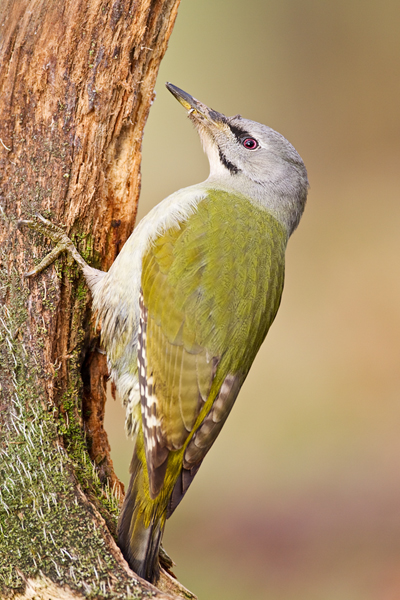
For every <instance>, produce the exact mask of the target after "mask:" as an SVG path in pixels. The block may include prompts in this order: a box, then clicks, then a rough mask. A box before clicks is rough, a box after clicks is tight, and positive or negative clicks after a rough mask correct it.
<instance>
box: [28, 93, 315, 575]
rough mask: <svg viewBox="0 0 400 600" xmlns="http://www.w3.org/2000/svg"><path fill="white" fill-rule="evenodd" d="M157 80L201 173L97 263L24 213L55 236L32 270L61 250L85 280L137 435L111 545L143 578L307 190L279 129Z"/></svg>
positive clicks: (228, 392) (250, 340)
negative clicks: (205, 166) (182, 123)
mask: <svg viewBox="0 0 400 600" xmlns="http://www.w3.org/2000/svg"><path fill="white" fill-rule="evenodd" d="M166 85H167V88H168V90H169V91H170V92H171V93H172V94H173V95H174V96H175V98H176V99H177V100H178V101H179V102H180V103H181V104H182V105H183V107H184V108H185V109H186V110H187V111H188V116H189V119H190V120H191V121H192V123H193V124H194V125H195V127H196V129H197V131H198V133H199V136H200V140H201V143H202V145H203V148H204V151H205V153H206V154H207V157H208V159H209V163H210V174H209V176H208V178H207V179H206V180H205V181H204V182H203V183H199V184H197V185H193V186H190V187H187V188H184V189H181V190H179V191H177V192H175V193H174V194H172V195H171V196H169V197H167V198H166V199H165V200H163V201H162V202H160V204H158V205H157V206H156V207H155V208H153V210H151V211H150V212H149V214H148V215H147V216H146V217H145V218H144V219H142V221H141V222H140V223H139V225H138V226H137V227H136V228H135V230H134V231H133V233H132V235H131V236H130V237H129V239H128V240H127V242H126V243H125V245H124V247H123V248H122V251H121V252H120V254H119V255H118V257H117V258H116V260H115V261H114V263H113V265H112V266H111V268H110V270H109V271H108V272H107V273H105V272H102V271H98V270H96V269H93V268H92V267H90V266H89V265H88V264H87V263H86V262H85V261H84V260H83V258H82V257H81V256H80V255H79V254H78V252H77V250H76V248H75V247H74V246H73V244H72V242H71V241H70V240H69V238H68V237H67V236H66V234H65V233H64V232H63V231H62V230H61V229H59V228H58V227H56V226H55V225H53V224H51V223H50V222H48V221H47V220H46V219H44V218H43V217H40V216H39V217H38V219H37V220H36V221H34V222H32V221H24V222H23V223H25V224H27V225H29V226H31V227H33V228H36V229H39V230H40V231H42V232H43V233H45V234H46V235H47V236H49V237H50V238H51V239H52V240H53V241H54V242H55V243H56V244H57V246H56V248H55V249H54V250H53V252H52V253H51V255H50V258H49V259H45V260H44V261H43V263H41V265H39V266H38V267H37V268H36V269H34V270H33V271H32V272H31V273H29V274H28V275H34V274H37V273H38V272H40V271H41V270H42V269H43V268H45V267H46V266H47V265H48V264H49V262H51V260H54V258H55V257H56V256H58V255H59V254H60V253H61V252H62V251H65V250H66V251H68V252H70V254H71V255H72V256H73V257H74V258H75V260H76V261H77V262H78V264H79V265H80V267H81V268H82V270H83V273H84V276H85V278H86V281H87V283H88V285H89V288H90V290H91V292H92V296H93V309H94V311H95V313H96V315H97V319H98V322H99V324H100V325H101V336H102V344H103V346H104V348H105V351H106V353H107V358H108V364H109V368H110V373H111V377H112V379H113V380H114V382H115V385H116V388H117V390H118V392H119V395H120V396H121V398H122V401H123V403H124V405H125V407H126V429H127V432H128V434H129V436H131V437H132V439H133V443H134V451H133V458H132V462H131V467H130V473H131V476H130V483H129V487H128V491H127V493H126V496H125V500H124V504H123V508H122V511H121V515H120V519H119V525H118V539H119V545H120V547H121V549H122V552H123V554H124V556H125V558H126V560H127V561H128V563H129V564H130V566H131V567H132V569H133V570H134V571H135V572H136V573H137V574H138V575H140V576H141V577H143V578H145V579H147V580H148V581H150V582H153V583H156V582H157V579H158V577H159V551H160V544H161V539H162V535H163V531H164V527H165V522H166V519H167V518H169V517H170V516H171V515H172V513H173V512H174V510H175V509H176V507H177V506H178V504H179V503H180V501H181V500H182V498H183V496H184V495H185V493H186V492H187V490H188V488H189V486H190V484H191V483H192V481H193V478H194V477H195V475H196V473H197V471H198V470H199V467H200V465H201V463H202V461H203V459H204V457H205V455H206V454H207V452H208V451H209V450H210V448H211V446H212V445H213V443H214V441H215V439H216V438H217V436H218V434H219V432H220V431H221V428H222V426H223V425H224V423H225V421H226V419H227V417H228V415H229V413H230V411H231V409H232V406H233V404H234V402H235V400H236V397H237V395H238V393H239V390H240V388H241V386H242V384H243V382H244V380H245V379H246V376H247V374H248V372H249V370H250V367H251V365H252V363H253V361H254V358H255V356H256V354H257V352H258V350H259V348H260V346H261V344H262V342H263V340H264V338H265V336H266V335H267V332H268V330H269V328H270V326H271V324H272V322H273V320H274V318H275V315H276V313H277V310H278V308H279V304H280V300H281V295H282V289H283V282H284V270H285V250H286V245H287V242H288V239H289V237H290V235H291V234H292V233H293V231H294V230H295V229H296V227H297V225H298V224H299V221H300V218H301V215H302V213H303V210H304V207H305V203H306V198H307V191H308V179H307V171H306V168H305V166H304V163H303V161H302V159H301V158H300V156H299V154H298V153H297V152H296V150H295V149H294V147H293V146H292V145H291V144H290V143H289V142H288V141H287V140H286V139H285V138H284V137H283V136H282V135H281V134H279V133H277V132H276V131H274V130H273V129H271V128H269V127H267V126H265V125H262V124H260V123H257V122H254V121H250V120H248V119H245V118H243V117H241V116H240V115H236V116H234V117H226V116H225V115H223V114H222V113H219V112H217V111H215V110H213V109H211V108H209V107H207V106H206V105H205V104H203V103H201V102H199V101H198V100H196V99H195V98H193V97H192V96H190V95H189V94H188V93H186V92H184V91H183V90H181V89H179V88H178V87H176V86H174V85H172V84H171V83H167V84H166Z"/></svg>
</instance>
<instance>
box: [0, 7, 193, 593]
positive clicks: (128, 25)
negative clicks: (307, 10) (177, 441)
mask: <svg viewBox="0 0 400 600" xmlns="http://www.w3.org/2000/svg"><path fill="white" fill-rule="evenodd" d="M178 4H179V0H136V1H134V0H113V1H109V0H2V4H1V6H0V35H1V45H0V57H1V62H0V90H1V96H0V427H1V430H0V433H1V448H0V452H1V462H0V484H1V487H0V595H1V597H2V598H6V597H14V598H33V597H34V598H37V599H39V598H43V599H44V598H46V600H47V599H49V598H57V599H61V598H62V599H64V598H81V597H92V598H93V597H94V598H133V597H134V598H141V597H144V596H145V597H148V593H149V590H152V592H153V593H154V594H155V596H154V597H156V598H171V597H177V596H179V597H181V596H182V595H183V596H184V597H191V596H190V594H187V595H186V592H185V591H184V589H183V588H180V587H179V584H175V585H174V584H173V580H172V579H171V578H170V579H168V578H167V576H165V577H164V579H163V580H162V585H161V586H160V587H161V588H162V589H164V590H165V589H166V586H167V587H168V581H169V582H170V585H171V586H172V587H170V588H169V589H170V592H169V593H171V594H172V596H171V595H168V593H167V592H165V591H164V592H160V591H159V590H156V589H155V588H154V587H153V586H151V585H150V584H148V583H146V582H144V581H142V580H139V578H138V577H137V576H136V575H135V574H134V573H133V572H132V571H131V570H130V569H129V567H128V565H127V563H126V562H125V561H124V559H123V557H122V555H121V553H120V551H119V549H118V547H117V545H116V543H115V533H116V521H117V516H118V512H119V508H120V503H121V499H122V497H123V486H122V484H121V483H120V482H119V481H118V479H117V478H116V476H115V474H114V472H113V466H112V462H111V460H110V457H109V445H108V440H107V435H106V433H105V431H104V429H103V417H104V403H105V382H106V379H107V365H106V360H105V356H104V354H103V353H102V352H101V351H100V350H99V348H98V345H99V341H98V332H96V331H95V330H94V328H93V326H91V324H90V322H91V317H90V295H89V292H88V290H87V287H86V285H85V283H84V280H83V277H82V275H81V274H80V272H79V271H78V269H77V267H76V266H75V265H74V264H73V263H71V262H70V261H68V259H67V258H66V257H65V256H63V257H61V258H60V259H59V260H58V261H57V263H56V265H53V266H51V267H49V268H48V269H47V270H46V271H45V272H44V273H42V274H41V275H40V276H38V277H36V278H33V279H26V278H24V277H23V273H25V272H27V271H29V270H30V269H32V267H33V266H34V264H36V263H37V262H39V260H40V259H41V258H42V257H43V256H44V255H45V254H46V253H47V252H48V251H49V250H50V244H46V240H43V238H42V237H41V236H40V235H38V234H35V233H32V232H31V231H30V230H27V229H24V230H23V231H19V230H18V228H17V222H18V220H19V219H21V218H23V219H27V218H30V217H31V216H32V215H33V214H35V213H36V212H40V213H42V214H43V215H44V216H46V217H48V218H49V219H51V220H52V221H53V222H54V223H59V224H64V225H65V227H66V231H67V233H68V234H69V236H70V237H71V238H72V239H73V240H74V242H75V244H76V245H77V247H78V250H79V251H80V253H81V254H82V255H83V256H84V258H85V259H86V260H87V261H88V262H89V263H90V264H91V265H92V266H95V267H97V268H102V269H104V270H107V269H108V267H109V266H110V265H111V263H112V262H113V260H114V259H115V257H116V256H117V254H118V251H119V249H120V248H121V246H122V244H123V243H124V241H125V240H126V238H127V237H128V235H129V234H130V233H131V231H132V229H133V225H134V221H135V215H136V207H137V200H138V195H139V188H140V173H139V167H140V159H141V139H142V133H143V127H144V124H145V122H146V118H147V115H148V111H149V108H150V105H151V102H152V99H153V88H154V84H155V79H156V75H157V70H158V67H159V63H160V60H161V58H162V56H163V55H164V52H165V50H166V45H167V42H168V38H169V36H170V34H171V31H172V27H173V24H174V20H175V17H176V13H177V9H178ZM128 460H129V459H128ZM171 590H172V591H171Z"/></svg>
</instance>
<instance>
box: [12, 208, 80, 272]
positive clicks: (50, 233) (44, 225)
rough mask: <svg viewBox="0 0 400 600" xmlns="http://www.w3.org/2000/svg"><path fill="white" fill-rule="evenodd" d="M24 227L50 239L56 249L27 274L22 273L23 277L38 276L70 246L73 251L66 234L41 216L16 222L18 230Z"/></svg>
mask: <svg viewBox="0 0 400 600" xmlns="http://www.w3.org/2000/svg"><path fill="white" fill-rule="evenodd" d="M23 226H26V227H29V229H33V231H38V232H39V233H41V234H42V235H44V236H46V237H48V238H50V239H51V241H52V242H54V243H55V244H56V247H55V248H53V250H52V251H51V252H50V253H49V254H48V255H47V256H45V258H44V259H43V260H42V261H41V262H40V263H39V264H38V265H37V266H36V267H35V268H34V269H32V271H29V273H24V277H33V276H35V275H38V274H39V273H41V272H42V271H44V269H46V268H47V267H48V266H50V265H51V264H52V263H53V262H54V261H55V260H56V258H58V257H59V256H60V254H61V253H62V252H64V251H66V250H67V251H68V250H70V249H71V246H72V247H73V248H74V250H75V246H74V245H73V243H72V242H71V240H70V239H69V237H68V236H67V234H66V233H65V232H64V231H63V230H62V229H61V227H58V226H57V225H54V223H52V222H51V221H48V220H47V219H45V218H44V217H43V216H42V215H41V214H39V213H38V214H36V215H35V218H34V219H31V220H23V219H21V220H20V221H18V228H19V229H20V228H21V227H23Z"/></svg>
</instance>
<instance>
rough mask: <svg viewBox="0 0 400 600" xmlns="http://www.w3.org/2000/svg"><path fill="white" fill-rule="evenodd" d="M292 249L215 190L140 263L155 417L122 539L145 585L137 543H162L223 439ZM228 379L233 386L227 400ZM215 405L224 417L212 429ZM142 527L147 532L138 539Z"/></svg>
mask: <svg viewBox="0 0 400 600" xmlns="http://www.w3.org/2000/svg"><path fill="white" fill-rule="evenodd" d="M260 242H262V243H260ZM286 242H287V234H286V231H285V230H284V228H283V227H282V225H280V224H279V223H278V222H277V221H276V219H275V218H274V217H272V216H271V215H270V214H269V213H268V211H267V210H265V209H264V208H263V207H260V206H256V205H254V204H252V203H251V202H249V201H248V199H246V198H244V197H242V196H240V195H233V194H229V193H227V192H221V191H217V190H210V191H209V193H208V195H207V197H206V198H205V199H203V200H202V201H201V202H199V204H198V206H197V210H196V212H194V213H193V214H192V215H190V216H189V218H188V219H187V220H185V221H184V222H179V223H177V224H176V226H175V227H173V228H171V229H168V230H166V231H164V232H163V233H162V234H161V235H159V236H158V237H157V238H156V239H155V240H154V241H153V243H152V244H151V245H150V247H149V248H148V249H147V251H146V252H145V254H144V256H143V261H142V276H141V288H142V291H143V309H142V310H144V309H145V310H146V318H145V320H146V334H145V336H143V337H144V339H143V342H142V343H143V346H142V352H143V353H145V361H143V364H144V363H145V365H146V367H145V368H146V372H145V373H143V386H144V389H146V385H147V396H146V397H147V398H148V397H149V396H150V397H152V398H153V400H154V402H153V404H152V407H153V405H154V411H153V412H152V413H151V417H152V419H153V420H152V424H149V423H148V422H147V421H148V420H149V419H148V418H147V412H145V414H144V419H143V420H142V426H141V430H140V434H139V437H138V439H137V442H136V455H135V457H134V460H133V466H132V470H133V472H134V477H133V482H132V488H131V489H130V491H129V492H128V498H130V501H131V504H130V505H129V504H128V503H129V501H127V502H126V504H125V508H124V513H127V512H128V513H129V519H127V517H126V515H125V516H124V517H123V518H122V521H121V523H123V526H122V525H120V540H122V543H123V546H124V549H125V552H126V554H127V556H128V557H129V560H130V562H131V564H132V565H133V566H134V568H135V570H136V571H139V572H140V573H141V574H142V575H143V576H146V577H147V578H152V577H153V576H154V571H155V570H156V569H157V565H156V564H155V565H152V566H151V568H150V572H148V571H147V570H146V569H148V566H146V560H145V559H146V558H147V559H148V556H146V557H145V559H144V558H143V556H142V549H141V548H140V547H138V548H135V544H136V543H137V542H136V540H137V538H139V539H140V541H141V543H142V542H143V538H145V537H146V535H148V536H149V539H150V540H151V539H152V538H154V537H156V538H157V537H159V536H160V535H161V532H162V529H163V526H164V522H165V518H166V516H167V514H168V516H169V515H170V514H171V513H172V511H173V510H174V509H175V507H176V505H177V504H178V503H179V501H180V500H181V498H182V497H183V495H184V493H185V492H186V490H187V487H188V485H189V484H190V482H191V480H192V473H193V476H194V473H195V472H197V469H198V468H199V466H200V464H201V461H202V460H203V458H204V456H205V454H206V453H207V451H208V450H209V448H210V447H211V445H212V443H213V442H214V440H215V437H216V435H217V434H218V432H219V431H220V429H221V427H222V425H223V423H224V421H225V419H226V417H227V415H228V413H229V411H230V409H231V407H232V404H233V402H234V400H235V398H236V395H237V393H238V391H239V389H240V386H241V385H242V383H243V381H244V379H245V377H246V375H247V373H248V371H249V369H250V366H251V364H252V362H253V360H254V358H255V355H256V353H257V351H258V349H259V347H260V345H261V343H262V341H263V340H264V338H265V336H266V334H267V331H268V329H269V327H270V325H271V323H272V321H273V319H274V317H275V314H276V312H277V310H278V307H279V303H280V298H281V293H282V288H283V279H284V253H285V248H286ZM139 364H140V359H139ZM227 377H230V378H231V381H232V382H233V385H231V384H230V386H229V389H228V392H229V393H226V392H225V394H224V393H223V394H222V395H221V388H222V386H223V383H224V382H225V381H226V380H227ZM140 380H141V377H140V376H139V381H140ZM149 380H150V381H151V384H150V385H149V383H148V382H149ZM146 381H147V384H146ZM150 386H151V389H150V391H149V387H150ZM222 391H223V390H222ZM217 397H219V399H220V404H221V410H220V412H221V418H220V419H219V420H217V421H216V422H213V421H212V422H211V423H208V424H207V422H205V417H206V416H207V415H208V414H209V413H210V410H211V408H212V406H213V403H214V402H215V400H216V398H217ZM142 402H143V400H142ZM143 433H144V435H143ZM200 434H201V436H202V441H201V445H200V446H197V445H196V443H195V442H196V439H197V438H198V436H199V435H200ZM145 440H146V441H145ZM146 442H147V448H146ZM148 446H150V449H149V447H148ZM182 471H184V473H183V474H182ZM182 476H183V481H182ZM174 488H177V489H174ZM133 514H134V518H133V519H132V515H133ZM140 522H141V523H142V528H143V530H147V531H146V532H144V531H142V532H141V534H140V535H139V533H138V526H139V523H140ZM125 528H126V529H125ZM154 531H155V533H154ZM153 545H154V544H153V543H152V542H151V541H150V544H149V546H150V548H151V550H150V553H152V552H153V553H154V550H153ZM156 558H157V557H155V559H156ZM143 569H144V571H143Z"/></svg>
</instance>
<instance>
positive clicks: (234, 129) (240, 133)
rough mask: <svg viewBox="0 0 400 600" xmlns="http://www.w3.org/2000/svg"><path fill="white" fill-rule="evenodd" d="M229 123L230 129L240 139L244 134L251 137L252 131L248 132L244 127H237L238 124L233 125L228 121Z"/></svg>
mask: <svg viewBox="0 0 400 600" xmlns="http://www.w3.org/2000/svg"><path fill="white" fill-rule="evenodd" d="M228 125H229V129H230V130H231V131H232V133H233V134H234V135H235V136H236V137H237V139H238V140H239V141H240V140H241V138H242V137H243V136H248V137H250V133H248V132H247V131H245V130H244V129H240V127H236V125H232V123H228Z"/></svg>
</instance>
